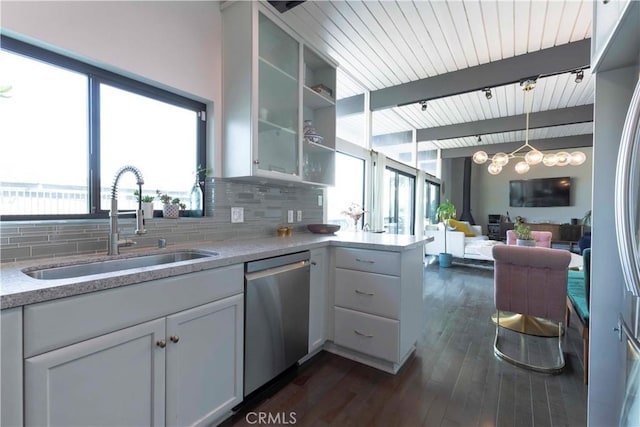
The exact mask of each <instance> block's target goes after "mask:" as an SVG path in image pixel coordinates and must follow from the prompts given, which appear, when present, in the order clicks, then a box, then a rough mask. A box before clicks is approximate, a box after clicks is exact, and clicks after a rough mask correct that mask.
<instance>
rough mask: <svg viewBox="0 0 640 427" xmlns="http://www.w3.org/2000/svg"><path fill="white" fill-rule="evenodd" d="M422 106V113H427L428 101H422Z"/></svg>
mask: <svg viewBox="0 0 640 427" xmlns="http://www.w3.org/2000/svg"><path fill="white" fill-rule="evenodd" d="M420 105H421V107H422V111H427V100H426V99H425V100H422V101H420Z"/></svg>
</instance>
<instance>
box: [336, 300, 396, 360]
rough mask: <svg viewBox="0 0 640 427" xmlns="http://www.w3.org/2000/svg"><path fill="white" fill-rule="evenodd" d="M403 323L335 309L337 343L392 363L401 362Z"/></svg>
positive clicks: (343, 309)
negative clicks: (400, 338)
mask: <svg viewBox="0 0 640 427" xmlns="http://www.w3.org/2000/svg"><path fill="white" fill-rule="evenodd" d="M399 337H400V322H398V321H397V320H391V319H385V318H383V317H379V316H374V315H371V314H366V313H360V312H357V311H352V310H347V309H345V308H340V307H335V330H334V342H335V343H336V344H338V345H341V346H343V347H346V348H350V349H352V350H356V351H359V352H361V353H364V354H368V355H370V356H374V357H378V358H380V359H385V360H389V361H391V362H399V359H400V357H399Z"/></svg>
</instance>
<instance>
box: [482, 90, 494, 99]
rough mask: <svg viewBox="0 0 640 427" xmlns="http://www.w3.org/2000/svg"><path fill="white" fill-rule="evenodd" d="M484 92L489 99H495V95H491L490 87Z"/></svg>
mask: <svg viewBox="0 0 640 427" xmlns="http://www.w3.org/2000/svg"><path fill="white" fill-rule="evenodd" d="M482 91H483V92H484V96H486V97H487V99H491V98H493V94H492V93H491V88H490V87H486V88H484V89H482Z"/></svg>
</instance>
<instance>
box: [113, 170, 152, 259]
mask: <svg viewBox="0 0 640 427" xmlns="http://www.w3.org/2000/svg"><path fill="white" fill-rule="evenodd" d="M125 172H131V173H133V174H134V175H135V176H136V184H138V210H136V211H135V214H136V234H138V235H140V234H145V233H146V230H145V229H144V221H143V216H142V184H144V179H143V178H142V173H140V171H139V170H138V168H136V167H135V166H129V165H127V166H123V167H121V168H120V169H118V171H117V172H116V174H115V176H114V177H113V184H112V185H111V211H110V212H109V217H110V222H109V255H118V254H119V253H120V246H131V245H133V244H134V243H135V242H133V241H132V240H124V239H120V235H119V232H118V181H119V180H120V176H122V174H123V173H125ZM129 213H134V212H120V214H121V215H122V214H129Z"/></svg>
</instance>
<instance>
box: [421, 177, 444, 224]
mask: <svg viewBox="0 0 640 427" xmlns="http://www.w3.org/2000/svg"><path fill="white" fill-rule="evenodd" d="M424 203H425V206H424V223H425V225H429V224H436V223H437V222H438V218H437V216H436V210H437V209H438V205H439V204H440V184H437V183H435V182H431V181H429V180H426V181H425V183H424Z"/></svg>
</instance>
